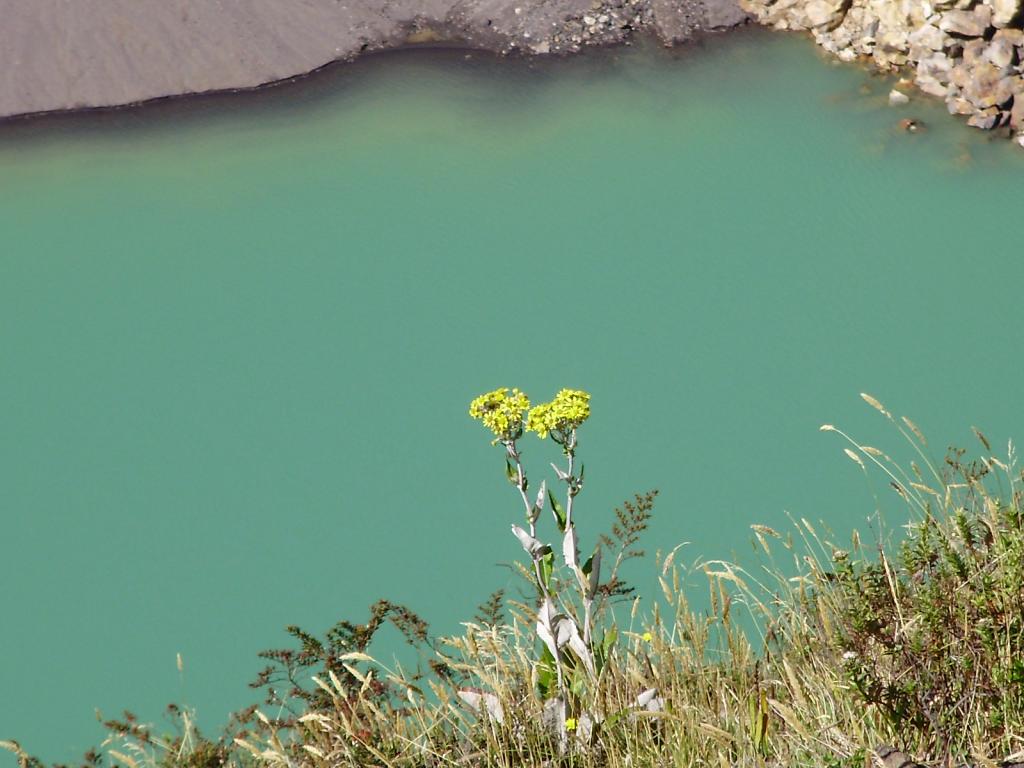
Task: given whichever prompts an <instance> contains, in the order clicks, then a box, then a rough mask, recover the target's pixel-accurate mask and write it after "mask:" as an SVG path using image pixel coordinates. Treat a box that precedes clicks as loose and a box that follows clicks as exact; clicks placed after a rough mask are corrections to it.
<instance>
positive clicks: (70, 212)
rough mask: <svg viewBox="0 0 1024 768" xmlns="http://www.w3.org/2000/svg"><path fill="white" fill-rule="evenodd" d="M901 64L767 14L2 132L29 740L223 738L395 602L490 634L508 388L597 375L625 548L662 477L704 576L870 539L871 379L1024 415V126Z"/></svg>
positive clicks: (957, 410) (6, 688)
mask: <svg viewBox="0 0 1024 768" xmlns="http://www.w3.org/2000/svg"><path fill="white" fill-rule="evenodd" d="M888 88H889V81H886V80H884V79H882V78H875V77H871V76H869V75H868V74H867V73H865V72H864V71H862V70H860V69H858V68H857V67H852V66H846V65H843V66H836V65H833V64H831V63H829V62H827V61H825V60H824V59H822V58H821V57H819V55H818V54H817V52H816V51H815V50H814V48H813V46H812V45H810V43H808V42H807V41H806V40H803V39H801V38H793V37H786V36H772V35H768V34H764V33H758V32H750V33H745V34H739V35H735V36H733V37H731V38H730V39H728V40H725V39H718V40H714V41H711V43H709V44H707V45H703V46H693V47H690V48H687V49H685V50H684V51H682V52H678V53H676V54H674V55H673V54H670V53H666V52H663V51H661V50H654V49H650V48H644V49H632V50H623V51H619V52H614V53H613V52H602V53H597V54H594V55H590V56H586V57H583V58H580V59H577V60H573V61H563V62H549V63H544V64H534V65H531V64H529V63H527V62H522V61H507V62H500V61H495V60H492V59H490V58H489V57H485V56H479V55H476V56H471V57H468V58H467V57H465V56H464V54H461V53H447V54H445V53H439V52H425V53H406V54H400V55H387V56H381V57H377V58H374V59H371V60H367V61H364V62H362V63H359V64H356V65H354V66H351V67H347V68H340V69H335V70H332V71H330V72H328V73H324V74H322V75H320V76H318V77H316V78H313V79H312V80H309V81H306V82H304V83H300V84H295V85H292V86H288V87H284V88H278V89H274V90H272V91H269V92H265V93H262V94H250V95H247V96H245V95H243V96H236V97H224V98H214V99H205V100H199V101H196V102H191V103H188V104H183V103H177V104H164V105H156V106H152V107H148V108H145V109H142V110H134V111H129V112H122V113H117V114H112V115H111V114H108V115H99V116H95V115H93V116H82V117H79V118H76V119H58V120H47V121H41V122H33V123H29V124H15V125H7V126H0V237H2V241H0V473H2V474H0V479H2V481H0V515H2V518H0V519H2V528H0V542H2V558H0V605H2V606H3V619H2V621H3V632H2V634H0V691H3V693H4V695H3V696H2V697H0V738H8V737H16V738H18V739H20V740H21V741H22V742H23V744H24V745H25V746H26V747H27V748H28V749H29V750H30V751H32V752H34V753H37V754H39V755H40V756H42V757H43V758H45V759H48V760H60V761H71V760H75V759H77V758H78V756H79V755H80V754H81V752H82V751H83V750H84V749H85V748H86V747H88V746H90V745H92V744H95V743H98V742H99V741H100V740H101V739H102V737H103V735H104V734H103V732H102V730H101V729H100V727H99V726H98V724H97V723H96V721H95V718H94V715H93V712H94V709H95V708H99V709H101V710H102V711H103V712H104V713H106V714H108V715H113V714H117V713H118V712H119V711H120V710H121V709H122V708H125V707H128V708H131V709H133V710H135V711H137V712H138V713H139V714H140V715H141V716H142V717H143V718H144V719H149V720H153V719H159V717H160V713H161V711H162V708H163V705H164V704H165V703H167V702H169V701H178V702H184V703H188V704H191V705H194V706H196V707H197V708H198V711H199V715H200V719H201V721H202V723H203V724H204V725H206V726H207V727H209V728H215V727H217V726H219V725H220V724H222V723H223V722H224V720H225V718H226V715H227V713H228V712H229V711H230V710H233V709H235V708H238V707H241V706H243V705H245V704H248V703H250V702H251V701H253V700H254V698H253V693H252V692H251V691H249V690H248V689H247V687H246V683H247V682H248V681H249V680H250V679H251V678H252V676H253V675H254V674H255V672H256V671H257V670H258V669H259V667H260V666H261V665H260V663H259V660H258V659H257V658H256V653H257V652H258V651H259V650H261V649H264V648H268V647H277V646H279V645H282V644H285V643H286V640H287V638H286V636H285V633H284V631H283V627H284V626H285V625H287V624H292V623H296V624H300V625H302V626H303V627H305V628H307V629H310V630H315V631H321V630H323V629H326V628H327V627H328V626H329V625H330V624H332V623H333V622H334V621H335V620H337V619H340V618H353V619H358V618H360V617H361V616H362V615H363V611H364V610H365V606H366V605H368V604H369V603H370V602H372V601H373V600H375V599H377V598H378V597H382V596H384V597H388V598H390V599H392V600H396V601H400V602H404V603H407V604H408V605H410V606H411V607H413V608H414V609H416V610H418V611H420V612H421V613H422V614H423V615H424V616H425V617H426V618H428V619H429V620H431V621H432V623H433V626H434V628H435V629H437V630H439V631H446V632H447V631H454V630H456V629H458V622H459V621H460V620H463V619H466V618H469V617H470V616H471V615H472V614H473V611H474V608H475V606H476V605H477V604H478V603H479V602H481V601H482V600H483V599H484V598H485V597H486V596H487V594H488V593H489V592H490V591H491V590H492V589H494V588H496V587H498V586H502V585H507V584H514V582H513V581H512V580H511V577H510V576H509V573H508V571H507V569H505V568H502V567H500V565H498V564H499V563H501V562H508V561H511V560H513V559H515V558H517V557H518V556H519V553H518V544H517V543H516V541H515V540H514V539H513V537H512V536H511V535H509V533H508V524H509V523H510V522H518V519H519V516H520V515H521V510H520V509H519V507H518V506H517V504H516V499H515V497H514V495H513V493H512V490H511V489H510V488H509V486H508V485H507V484H506V483H505V482H504V479H503V468H504V467H503V463H502V459H501V456H500V452H499V450H498V449H496V448H492V447H490V446H489V444H488V439H487V436H486V435H485V434H484V433H483V431H482V429H481V428H480V427H479V425H478V424H476V423H474V422H472V421H471V420H470V419H469V418H468V416H467V415H466V407H467V405H468V402H469V400H470V399H471V398H472V397H473V396H475V395H477V394H479V393H480V392H483V391H485V390H488V389H492V388H494V387H497V386H520V387H522V388H524V389H526V390H527V391H528V392H529V393H530V394H531V395H532V396H533V398H534V399H535V400H541V399H545V398H547V397H550V396H551V395H552V394H554V392H555V391H556V390H557V389H558V388H560V387H563V386H568V387H580V388H586V389H588V390H590V391H591V392H592V393H593V409H594V416H593V418H592V420H591V422H590V423H588V424H587V425H586V427H585V429H584V431H583V433H582V435H581V448H580V453H581V456H582V458H583V461H584V462H585V463H586V465H587V488H586V490H585V492H584V494H583V495H582V496H581V497H580V499H579V512H578V521H579V525H580V532H581V536H582V539H583V545H584V548H585V549H586V548H589V546H591V545H592V542H593V537H594V535H595V534H596V532H597V530H598V529H599V528H601V529H603V528H605V527H606V526H607V524H608V521H609V519H610V515H611V509H612V507H613V506H615V505H616V504H618V503H619V502H621V501H622V500H623V499H625V498H629V497H630V496H631V495H632V494H633V493H634V492H637V491H644V490H647V489H650V488H659V489H660V490H661V496H660V498H659V503H658V506H657V509H656V518H655V522H654V525H653V527H652V530H651V532H650V535H649V536H648V537H647V539H646V545H647V547H648V549H649V550H655V549H657V548H663V549H670V548H672V547H673V546H675V545H676V544H678V543H680V542H682V541H689V542H691V544H690V545H689V546H688V547H687V548H686V549H685V550H684V552H685V553H686V554H687V557H686V558H685V559H686V560H688V561H692V560H694V559H696V558H698V557H708V558H713V557H734V556H735V557H737V558H740V559H743V558H745V557H747V556H749V555H750V553H751V549H750V542H749V539H750V530H749V525H750V523H755V522H759V523H765V524H769V525H773V526H776V527H779V528H785V527H787V525H788V523H787V517H786V513H787V512H789V513H791V514H793V515H795V516H798V517H799V516H804V517H807V518H809V519H812V520H818V519H824V520H826V521H828V522H829V523H830V524H831V525H832V526H833V527H834V528H835V529H836V530H837V531H839V532H848V531H849V529H850V528H852V527H853V526H860V527H862V528H863V527H864V526H865V521H866V519H867V517H868V516H869V515H870V514H871V513H872V512H873V510H874V508H875V500H874V497H873V495H872V493H873V491H872V486H869V485H867V484H865V481H864V479H863V477H862V476H861V475H860V474H859V471H858V470H857V468H856V466H855V465H853V464H852V463H851V462H850V461H849V460H847V459H846V458H845V457H844V456H843V454H842V445H841V444H840V442H839V441H838V439H837V438H836V436H834V435H828V434H822V433H820V432H819V431H818V427H819V425H821V424H822V423H823V422H832V423H836V424H839V425H842V426H844V427H846V428H848V429H849V430H851V431H853V432H854V433H856V434H857V435H860V436H862V437H863V439H864V440H865V441H867V442H872V443H875V444H878V445H880V446H882V447H885V448H889V449H891V450H893V451H895V452H900V451H901V449H900V447H899V446H900V439H899V437H898V436H897V435H896V434H895V433H894V432H891V431H890V430H888V429H887V428H886V427H885V425H884V423H883V422H882V420H881V418H880V417H879V416H878V414H877V413H875V412H874V411H873V410H871V409H870V408H868V407H867V406H866V405H865V404H864V403H863V402H861V400H860V399H859V397H858V393H859V392H861V391H868V392H871V393H873V394H874V395H876V396H877V397H879V398H880V399H882V400H883V401H884V402H885V403H886V404H887V405H889V406H890V407H891V408H892V409H894V410H895V411H897V412H898V413H906V414H908V415H910V416H911V417H912V418H913V419H914V420H915V421H916V422H917V423H918V424H920V425H921V427H922V428H923V429H924V431H925V432H926V433H927V434H928V435H929V437H930V438H931V451H932V453H933V454H934V455H935V456H936V457H937V458H941V456H942V454H943V452H944V449H945V446H946V445H947V444H949V443H958V444H965V445H969V446H970V447H971V448H972V449H973V448H974V447H975V446H976V445H977V444H976V443H975V442H973V437H972V436H971V432H970V427H971V426H972V425H977V426H978V427H980V428H981V429H983V430H984V431H986V433H987V434H988V436H989V438H990V439H991V440H992V442H993V444H994V445H995V446H997V447H999V449H1000V450H1002V449H1003V447H1005V445H1006V441H1007V439H1008V438H1009V437H1012V436H1018V437H1020V436H1022V435H1024V411H1022V409H1021V408H1020V405H1019V402H1018V401H1017V399H1016V398H1017V397H1018V396H1019V382H1020V374H1021V373H1022V365H1021V361H1020V357H1019V354H1020V353H1019V346H1020V345H1019V341H1020V320H1021V312H1020V309H1019V306H1020V295H1021V287H1022V285H1024V259H1022V254H1021V251H1020V248H1019V245H1018V244H1017V243H1018V240H1019V233H1018V231H1017V230H1018V225H1019V216H1020V200H1021V190H1022V188H1024V153H1022V152H1020V151H1019V150H1016V149H1015V148H1014V147H1012V146H1010V144H1009V142H1002V141H998V142H995V141H991V140H989V137H987V136H985V135H983V134H981V133H979V132H975V131H970V130H968V129H966V128H964V127H962V126H961V125H958V124H957V123H956V121H954V120H953V119H951V118H948V117H947V116H946V115H945V114H944V110H943V108H942V105H940V104H934V103H930V102H929V103H925V102H921V101H916V102H914V103H912V104H911V105H910V106H909V107H906V108H901V109H899V110H895V109H892V108H890V107H888V106H887V105H886V103H885V95H886V93H887V91H888ZM907 115H910V116H914V117H917V118H919V119H923V120H924V121H925V122H926V123H927V124H928V125H929V126H930V127H929V130H927V131H926V132H924V133H922V134H917V135H907V134H904V133H901V132H899V131H898V130H897V129H896V128H895V127H894V126H895V123H896V122H897V121H898V120H899V119H900V118H901V117H903V116H907ZM526 447H527V461H528V462H529V463H531V465H533V466H536V467H537V469H536V470H535V472H534V477H535V478H536V479H535V482H536V481H538V480H539V479H540V477H541V474H542V467H543V466H544V465H545V462H546V460H547V459H548V458H551V457H553V454H552V452H551V451H550V450H548V448H547V447H545V446H541V445H540V444H536V443H535V442H527V443H526ZM873 486H874V488H875V489H876V490H877V491H878V493H879V494H880V498H882V499H883V501H884V504H885V505H886V510H887V512H889V514H890V515H891V519H892V520H893V523H894V525H898V524H899V522H900V521H901V519H902V518H901V517H900V516H901V514H902V510H901V508H900V507H899V505H898V504H896V503H895V501H890V500H889V496H888V495H886V493H885V490H884V486H885V484H884V482H882V481H881V479H876V480H875V481H874V482H873ZM630 575H632V576H633V577H634V579H635V580H636V581H637V582H638V583H640V584H642V585H644V590H643V592H644V594H645V595H648V596H651V597H653V595H654V591H653V589H652V588H650V587H651V585H653V582H654V578H653V576H654V567H653V565H650V564H647V565H643V564H638V565H636V566H635V567H634V568H633V569H632V571H631V572H630ZM700 586H701V585H700V584H699V582H695V589H697V590H698V591H699V589H700ZM177 653H181V655H182V657H183V659H184V664H185V667H184V673H183V674H179V672H178V670H177V668H176V664H175V657H176V654H177ZM0 765H4V766H8V765H10V766H13V765H14V761H13V759H12V758H10V757H9V756H6V754H5V756H4V757H0Z"/></svg>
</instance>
